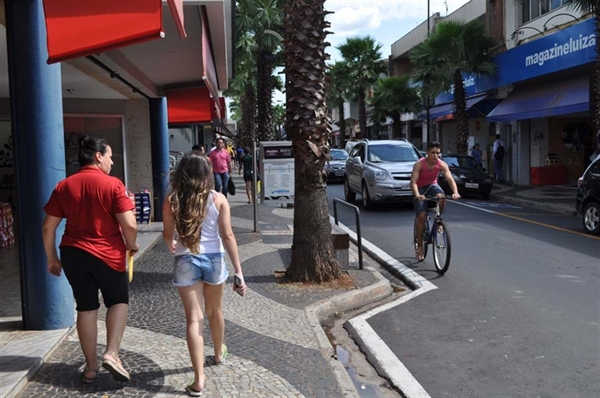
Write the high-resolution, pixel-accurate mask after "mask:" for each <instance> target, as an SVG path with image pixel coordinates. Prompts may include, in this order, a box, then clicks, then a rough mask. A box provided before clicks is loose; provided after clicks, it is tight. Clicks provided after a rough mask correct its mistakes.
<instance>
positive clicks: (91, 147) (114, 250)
mask: <svg viewBox="0 0 600 398" xmlns="http://www.w3.org/2000/svg"><path fill="white" fill-rule="evenodd" d="M79 164H80V165H81V169H80V170H79V172H77V173H75V174H73V175H72V176H70V177H68V178H66V179H64V180H62V181H61V182H59V183H58V184H57V185H56V187H55V188H54V191H53V192H52V196H51V197H50V200H48V203H47V204H46V206H44V211H45V212H46V217H45V219H44V223H43V226H42V235H43V239H44V249H45V251H46V257H47V258H48V271H49V272H50V273H51V274H52V275H55V276H60V275H61V271H62V270H64V271H65V276H66V277H67V280H68V281H69V284H70V285H71V287H72V289H73V295H74V296H75V301H76V303H77V334H78V335H79V343H80V344H81V349H82V350H83V354H84V356H85V367H84V369H83V372H82V373H81V381H82V382H84V383H92V382H93V381H94V379H95V378H96V376H97V375H98V372H99V364H98V357H97V339H98V330H97V318H98V308H99V307H100V303H99V301H98V289H100V291H101V292H102V297H103V299H104V305H105V306H106V307H107V308H108V311H107V313H106V332H107V342H106V353H105V354H104V355H103V357H102V366H103V367H104V368H105V369H106V370H108V371H109V372H110V373H111V374H112V376H113V378H114V379H115V380H118V381H123V382H124V381H129V373H128V372H127V371H126V370H125V369H124V368H123V365H122V363H121V360H120V359H119V356H118V352H119V346H120V344H121V339H122V337H123V333H124V331H125V325H126V323H127V314H128V310H129V291H128V281H127V276H126V272H125V255H126V251H127V250H128V251H129V252H130V253H131V254H132V255H133V254H135V253H136V252H137V251H138V250H139V247H138V245H137V243H136V236H137V225H136V220H135V215H134V214H133V210H134V209H135V205H134V204H133V203H132V201H131V199H129V197H128V196H127V194H126V190H125V186H124V185H123V183H122V182H121V181H120V180H119V179H118V178H116V177H111V176H109V175H108V174H109V173H110V170H111V168H112V166H113V162H112V150H111V148H110V146H109V145H108V144H107V143H106V141H105V140H103V139H98V138H93V137H89V136H85V137H82V138H81V139H80V142H79ZM63 218H66V219H67V222H66V226H65V232H64V235H63V237H62V241H61V243H60V259H59V257H58V253H57V250H56V229H57V228H58V225H59V224H60V222H61V221H62V219H63Z"/></svg>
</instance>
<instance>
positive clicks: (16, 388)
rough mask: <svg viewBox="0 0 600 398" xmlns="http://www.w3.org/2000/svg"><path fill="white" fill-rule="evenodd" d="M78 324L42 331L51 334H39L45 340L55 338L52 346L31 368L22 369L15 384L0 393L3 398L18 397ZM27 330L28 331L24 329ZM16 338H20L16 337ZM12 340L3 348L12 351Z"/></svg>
mask: <svg viewBox="0 0 600 398" xmlns="http://www.w3.org/2000/svg"><path fill="white" fill-rule="evenodd" d="M76 327H77V325H75V324H74V325H73V326H70V327H68V328H65V329H57V330H52V331H45V332H40V333H41V334H47V335H50V336H37V337H44V341H48V340H52V339H55V340H54V341H53V342H52V343H51V345H50V348H49V349H48V350H47V351H46V352H44V353H42V355H41V356H39V357H38V358H36V359H35V363H34V364H33V365H31V366H30V367H29V368H27V369H24V370H22V371H21V372H20V373H21V374H20V375H19V376H18V377H17V380H16V382H14V384H12V386H10V387H9V388H8V389H7V390H6V391H5V392H4V393H2V394H1V395H0V397H1V398H13V397H16V396H17V395H19V394H20V393H21V391H23V389H24V388H25V386H26V385H27V383H29V381H30V380H31V379H32V378H33V376H35V374H36V373H37V371H38V370H39V369H40V368H41V367H42V365H44V364H45V363H46V362H47V360H48V358H50V357H51V356H52V354H54V351H55V350H56V349H57V348H58V346H59V345H60V344H61V343H62V342H63V341H64V340H65V339H66V338H67V336H69V335H70V334H71V332H72V331H74V330H75V329H76ZM24 332H27V331H24ZM53 334H56V335H55V336H51V335H53ZM33 339H34V340H35V339H36V337H34V338H33ZM14 340H18V339H14ZM16 345H17V347H15V348H16V349H19V347H22V346H21V344H19V342H17V343H16ZM10 346H11V342H9V343H8V344H7V345H5V346H4V347H3V348H2V349H3V351H10V349H11V347H10Z"/></svg>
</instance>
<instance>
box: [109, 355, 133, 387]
mask: <svg viewBox="0 0 600 398" xmlns="http://www.w3.org/2000/svg"><path fill="white" fill-rule="evenodd" d="M102 367H103V368H104V369H106V370H108V372H109V373H110V374H111V375H112V377H113V379H115V380H116V381H120V382H126V381H129V380H130V379H131V377H130V376H129V372H128V371H126V370H125V368H123V364H122V363H121V360H120V359H119V357H118V356H117V354H115V353H113V352H111V351H108V352H106V353H105V354H104V357H102Z"/></svg>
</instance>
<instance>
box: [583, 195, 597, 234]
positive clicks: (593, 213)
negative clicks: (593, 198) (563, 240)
mask: <svg viewBox="0 0 600 398" xmlns="http://www.w3.org/2000/svg"><path fill="white" fill-rule="evenodd" d="M583 228H584V229H585V231H586V232H587V233H590V234H594V235H598V234H600V205H599V204H598V203H596V202H590V203H588V204H587V205H586V206H585V209H584V210H583Z"/></svg>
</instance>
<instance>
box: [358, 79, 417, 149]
mask: <svg viewBox="0 0 600 398" xmlns="http://www.w3.org/2000/svg"><path fill="white" fill-rule="evenodd" d="M409 79H410V78H409V77H408V76H404V77H397V76H391V77H385V78H380V79H379V80H378V81H377V83H375V86H374V87H373V97H372V98H371V99H370V101H369V103H370V105H371V106H372V107H373V113H372V114H371V120H372V121H373V122H374V123H383V122H385V121H386V120H387V118H388V117H389V118H391V119H392V121H393V124H392V129H393V135H392V136H393V137H395V138H399V137H401V135H402V127H401V122H402V114H403V113H410V112H417V111H419V110H420V109H421V108H422V106H421V104H420V97H419V94H418V91H417V89H415V88H414V87H411V86H410V82H409Z"/></svg>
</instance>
